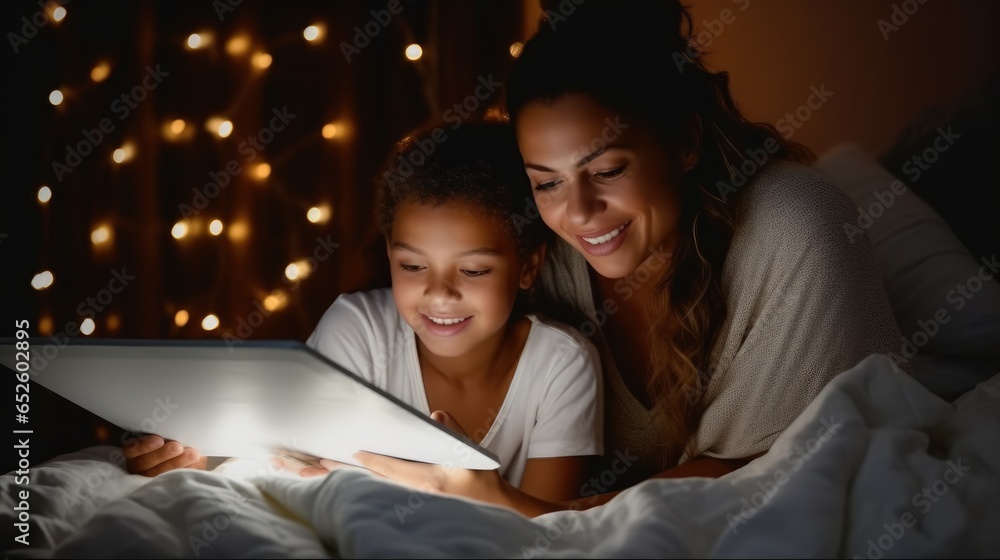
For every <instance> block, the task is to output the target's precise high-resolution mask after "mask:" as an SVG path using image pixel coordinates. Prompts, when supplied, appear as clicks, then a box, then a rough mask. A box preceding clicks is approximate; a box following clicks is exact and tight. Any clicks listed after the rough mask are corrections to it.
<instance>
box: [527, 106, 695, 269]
mask: <svg viewBox="0 0 1000 560" xmlns="http://www.w3.org/2000/svg"><path fill="white" fill-rule="evenodd" d="M517 143H518V146H519V147H520V150H521V155H522V156H523V158H524V162H525V170H526V171H527V173H528V177H529V178H530V179H531V186H532V192H533V193H534V196H535V203H536V204H537V205H538V211H539V213H540V214H541V217H542V220H544V221H545V223H546V225H548V226H549V228H551V229H552V230H553V231H555V232H556V233H558V234H559V236H560V237H562V238H563V239H564V240H566V242H568V243H569V244H570V245H572V246H573V247H574V248H575V249H576V250H577V251H579V252H580V253H582V254H583V256H584V257H586V259H587V262H589V263H590V265H591V266H592V267H594V270H596V271H597V273H598V274H600V275H601V276H604V277H606V278H623V277H625V276H628V275H629V274H631V273H632V272H634V271H635V270H636V269H637V268H639V266H640V265H642V264H643V263H644V262H645V261H646V260H647V259H650V258H652V257H653V256H654V255H655V256H656V257H657V260H658V262H662V261H663V258H664V256H666V255H669V254H670V253H671V252H672V251H673V250H674V247H675V245H676V240H677V238H678V235H677V228H678V223H679V220H680V208H681V206H680V189H679V185H680V176H681V173H680V170H679V169H677V167H678V165H677V164H676V163H675V162H674V159H675V158H672V157H671V154H670V153H668V152H667V150H666V149H665V148H664V146H663V144H661V143H660V142H658V141H657V140H656V138H655V137H654V136H653V133H652V131H651V130H649V129H648V128H647V127H646V126H644V125H643V124H642V123H639V122H630V121H629V120H626V119H625V117H624V116H623V115H621V114H618V113H615V112H613V111H611V110H609V109H607V108H605V107H603V106H601V105H600V104H598V103H597V102H596V101H595V100H594V99H592V98H591V97H590V96H587V95H584V94H566V95H563V96H561V97H559V98H557V99H556V100H555V101H554V102H545V101H534V102H532V103H529V104H528V105H526V106H525V107H524V108H523V109H522V110H521V114H520V115H519V117H518V121H517ZM657 266H659V265H657Z"/></svg>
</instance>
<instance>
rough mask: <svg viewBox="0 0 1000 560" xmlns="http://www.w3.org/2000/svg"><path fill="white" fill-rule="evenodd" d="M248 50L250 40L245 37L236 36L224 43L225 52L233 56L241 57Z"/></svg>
mask: <svg viewBox="0 0 1000 560" xmlns="http://www.w3.org/2000/svg"><path fill="white" fill-rule="evenodd" d="M249 48H250V39H248V38H247V36H246V35H236V36H235V37H233V38H231V39H229V41H227V42H226V52H227V53H229V54H231V55H233V56H238V55H241V54H243V53H245V52H247V50H248V49H249Z"/></svg>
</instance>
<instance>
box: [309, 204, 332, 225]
mask: <svg viewBox="0 0 1000 560" xmlns="http://www.w3.org/2000/svg"><path fill="white" fill-rule="evenodd" d="M306 219H307V220H309V221H310V222H312V223H314V224H322V223H326V222H327V220H329V219H330V207H329V206H327V205H325V204H324V205H321V206H313V207H312V208H310V209H309V211H308V212H306Z"/></svg>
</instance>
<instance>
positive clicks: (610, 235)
mask: <svg viewBox="0 0 1000 560" xmlns="http://www.w3.org/2000/svg"><path fill="white" fill-rule="evenodd" d="M627 225H628V222H625V223H624V224H622V225H620V226H618V229H616V230H614V231H610V232H608V233H605V234H604V235H602V236H600V237H584V238H583V240H584V241H586V242H587V243H590V244H591V245H601V244H603V243H607V242H608V241H611V240H612V239H614V238H616V237H618V234H619V233H621V232H622V230H623V229H625V226H627Z"/></svg>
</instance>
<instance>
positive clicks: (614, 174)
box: [594, 165, 628, 180]
mask: <svg viewBox="0 0 1000 560" xmlns="http://www.w3.org/2000/svg"><path fill="white" fill-rule="evenodd" d="M626 173H628V167H627V166H624V165H622V166H621V167H616V168H614V169H608V170H607V171H598V172H597V173H594V176H595V177H597V178H598V179H605V180H608V179H617V178H619V177H621V176H623V175H625V174H626Z"/></svg>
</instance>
